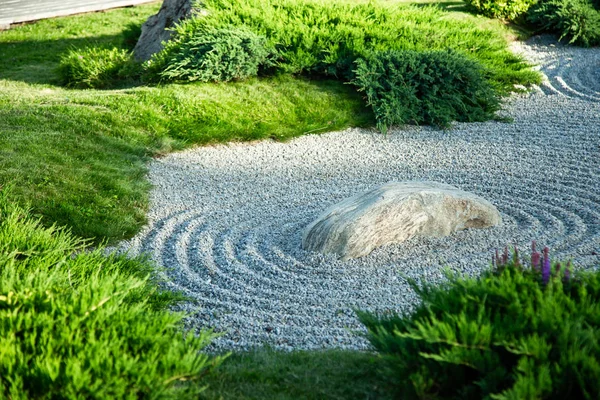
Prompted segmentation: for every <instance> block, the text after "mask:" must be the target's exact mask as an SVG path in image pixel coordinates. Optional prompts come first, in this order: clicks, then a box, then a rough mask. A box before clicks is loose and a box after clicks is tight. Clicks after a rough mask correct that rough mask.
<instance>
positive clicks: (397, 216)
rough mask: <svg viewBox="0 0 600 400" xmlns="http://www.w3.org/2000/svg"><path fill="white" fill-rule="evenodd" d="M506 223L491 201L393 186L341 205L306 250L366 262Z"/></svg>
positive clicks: (323, 218)
mask: <svg viewBox="0 0 600 400" xmlns="http://www.w3.org/2000/svg"><path fill="white" fill-rule="evenodd" d="M501 222H502V218H501V217H500V213H499V212H498V210H497V209H496V207H494V205H492V204H491V203H490V202H489V201H487V200H485V199H484V198H482V197H480V196H477V195H475V194H473V193H469V192H465V191H463V190H460V189H458V188H456V187H454V186H451V185H447V184H444V183H438V182H390V183H387V184H385V185H382V186H379V187H376V188H374V189H372V190H369V191H368V192H365V193H361V194H358V195H356V196H353V197H350V198H348V199H346V200H343V201H342V202H340V203H338V204H335V205H334V206H332V207H330V208H329V209H327V210H326V211H325V212H323V214H321V215H320V216H319V217H318V218H317V219H316V220H315V221H314V222H312V223H311V224H310V225H309V226H308V227H306V229H305V230H304V234H303V237H302V247H303V248H304V249H305V250H310V251H317V252H321V253H326V254H327V253H333V254H337V255H338V256H339V257H341V258H342V259H350V258H357V257H362V256H365V255H367V254H369V253H370V252H371V251H373V250H374V249H376V248H378V247H381V246H384V245H386V244H390V243H401V242H403V241H405V240H407V239H410V238H412V237H414V236H417V235H420V236H433V237H441V236H448V235H450V234H452V233H453V232H456V231H459V230H462V229H467V228H487V227H490V226H494V225H497V224H499V223H501Z"/></svg>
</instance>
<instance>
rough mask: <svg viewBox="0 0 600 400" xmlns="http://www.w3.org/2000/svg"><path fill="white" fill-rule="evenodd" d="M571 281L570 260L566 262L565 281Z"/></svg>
mask: <svg viewBox="0 0 600 400" xmlns="http://www.w3.org/2000/svg"><path fill="white" fill-rule="evenodd" d="M570 280H571V260H569V261H568V262H567V266H566V267H565V281H567V282H568V281H570Z"/></svg>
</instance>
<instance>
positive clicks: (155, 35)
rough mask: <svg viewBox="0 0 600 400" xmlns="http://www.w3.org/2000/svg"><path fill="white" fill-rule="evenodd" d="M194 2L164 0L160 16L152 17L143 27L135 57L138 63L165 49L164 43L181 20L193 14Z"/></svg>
mask: <svg viewBox="0 0 600 400" xmlns="http://www.w3.org/2000/svg"><path fill="white" fill-rule="evenodd" d="M192 3H194V1H193V0H164V1H163V4H162V7H161V8H160V11H159V12H158V14H156V15H153V16H151V17H150V18H148V20H147V21H146V22H145V23H144V25H142V34H141V36H140V39H139V40H138V42H137V44H136V46H135V48H134V49H133V55H134V57H135V59H136V60H138V61H146V60H149V59H150V57H152V55H153V54H154V53H158V52H159V51H161V50H162V49H163V42H166V41H167V40H169V38H170V37H171V33H172V32H171V31H170V30H168V28H172V27H173V26H175V24H177V23H178V22H179V21H180V20H182V19H185V18H188V17H189V16H190V15H191V14H192Z"/></svg>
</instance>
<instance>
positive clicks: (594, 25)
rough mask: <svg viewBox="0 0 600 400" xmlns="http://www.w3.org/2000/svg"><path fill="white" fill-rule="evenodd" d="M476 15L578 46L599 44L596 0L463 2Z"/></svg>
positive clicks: (599, 31)
mask: <svg viewBox="0 0 600 400" xmlns="http://www.w3.org/2000/svg"><path fill="white" fill-rule="evenodd" d="M466 1H467V3H468V4H469V6H470V7H471V8H473V9H474V10H475V11H476V12H477V13H479V14H482V15H485V16H486V17H491V18H505V19H508V20H511V21H517V22H519V23H526V24H529V25H531V27H532V28H533V29H537V30H538V31H540V32H550V33H556V34H558V35H559V36H560V39H561V40H562V39H566V40H568V41H569V43H572V44H576V45H579V46H585V47H588V46H596V45H598V44H600V11H599V10H598V8H599V4H600V3H599V2H598V0H508V1H505V0H466Z"/></svg>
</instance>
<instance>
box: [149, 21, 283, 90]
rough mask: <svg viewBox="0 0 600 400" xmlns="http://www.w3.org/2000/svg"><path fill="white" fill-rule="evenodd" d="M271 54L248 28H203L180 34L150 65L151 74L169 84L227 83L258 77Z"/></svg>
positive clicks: (264, 40)
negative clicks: (173, 82) (174, 82)
mask: <svg viewBox="0 0 600 400" xmlns="http://www.w3.org/2000/svg"><path fill="white" fill-rule="evenodd" d="M271 54H272V51H271V50H269V48H268V47H267V40H266V38H265V37H262V36H259V35H256V34H255V33H253V32H251V31H249V30H248V29H245V28H242V27H239V28H236V27H228V28H222V29H211V28H207V29H201V30H199V31H194V32H193V35H190V36H188V35H178V36H177V37H176V38H175V39H174V40H172V41H170V42H168V43H167V44H166V46H165V49H164V51H163V52H161V53H160V54H159V55H157V56H156V57H154V59H153V60H152V61H151V62H150V63H148V75H149V76H152V75H154V76H158V77H159V78H162V79H163V80H167V81H200V82H227V81H231V80H238V79H244V78H248V77H251V76H255V75H257V74H258V70H259V68H260V67H263V66H268V64H269V57H270V55H271Z"/></svg>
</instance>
